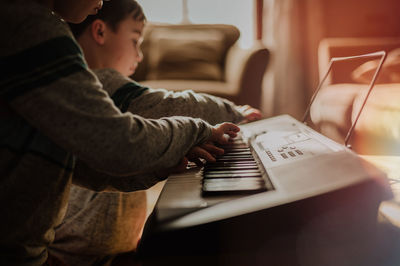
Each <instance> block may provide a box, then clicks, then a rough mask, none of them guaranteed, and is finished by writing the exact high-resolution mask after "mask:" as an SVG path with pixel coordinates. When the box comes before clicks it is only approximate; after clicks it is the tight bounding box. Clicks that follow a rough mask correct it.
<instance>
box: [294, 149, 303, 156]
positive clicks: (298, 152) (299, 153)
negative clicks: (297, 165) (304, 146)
mask: <svg viewBox="0 0 400 266" xmlns="http://www.w3.org/2000/svg"><path fill="white" fill-rule="evenodd" d="M295 152H297V154H298V155H303V154H304V153H303V152H302V151H300V150H295Z"/></svg>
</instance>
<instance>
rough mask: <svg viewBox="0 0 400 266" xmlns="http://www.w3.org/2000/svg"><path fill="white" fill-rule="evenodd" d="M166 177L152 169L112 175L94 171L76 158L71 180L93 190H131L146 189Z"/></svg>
mask: <svg viewBox="0 0 400 266" xmlns="http://www.w3.org/2000/svg"><path fill="white" fill-rule="evenodd" d="M167 177H168V176H167V175H160V174H159V173H156V172H154V171H147V172H138V173H136V174H132V175H130V176H123V177H121V176H113V175H109V174H106V173H103V172H99V171H96V170H95V169H93V168H91V167H89V166H88V165H87V164H86V163H85V162H83V161H81V160H78V162H77V163H76V167H75V171H74V176H73V180H72V181H73V183H74V184H75V185H78V186H80V187H84V188H87V189H90V190H94V191H121V192H132V191H138V190H145V189H148V188H150V187H152V186H154V185H155V184H157V183H158V182H160V181H162V180H164V179H166V178H167ZM93 180H96V182H93Z"/></svg>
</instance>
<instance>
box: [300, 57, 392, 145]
mask: <svg viewBox="0 0 400 266" xmlns="http://www.w3.org/2000/svg"><path fill="white" fill-rule="evenodd" d="M378 56H380V57H381V60H380V62H379V65H378V67H377V68H376V71H375V73H374V76H373V78H372V80H371V82H370V84H369V88H368V92H367V95H366V96H365V99H364V101H363V103H362V105H361V108H360V110H359V111H358V113H357V116H356V118H355V120H354V122H353V123H352V125H351V127H350V129H349V131H348V132H347V135H346V138H345V140H344V145H345V146H346V147H347V148H350V149H351V145H349V144H348V142H349V139H350V137H351V135H352V134H353V131H354V128H355V126H356V124H357V121H358V119H359V117H360V115H361V112H362V110H363V109H364V106H365V104H366V102H367V99H368V97H369V95H370V93H371V91H372V88H373V87H374V85H375V82H376V80H377V77H378V74H379V72H380V71H381V69H382V66H383V63H384V62H385V59H386V52H385V51H378V52H374V53H368V54H362V55H355V56H345V57H332V58H331V60H330V62H329V65H328V70H327V71H326V73H325V74H324V76H323V78H322V79H321V81H320V82H319V84H318V87H317V89H316V90H315V92H314V93H313V95H312V97H311V100H310V103H309V104H308V106H307V109H306V111H305V113H304V116H303V120H302V122H303V123H305V124H307V122H306V119H307V117H308V115H309V114H310V109H311V105H312V104H313V102H314V100H315V98H316V97H317V94H318V92H319V91H320V90H321V88H322V85H323V84H324V82H325V80H326V79H327V78H328V75H329V73H330V72H331V70H332V66H333V63H334V62H339V61H347V60H355V59H360V58H369V57H378Z"/></svg>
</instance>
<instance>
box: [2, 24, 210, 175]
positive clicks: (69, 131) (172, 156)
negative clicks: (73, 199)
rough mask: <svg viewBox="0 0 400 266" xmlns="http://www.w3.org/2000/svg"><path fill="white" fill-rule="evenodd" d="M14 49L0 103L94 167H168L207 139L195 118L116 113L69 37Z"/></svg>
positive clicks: (118, 170) (5, 61)
mask: <svg viewBox="0 0 400 266" xmlns="http://www.w3.org/2000/svg"><path fill="white" fill-rule="evenodd" d="M32 27H34V28H35V27H37V26H35V25H33V26H32ZM60 27H61V26H60ZM28 28H29V27H28ZM32 31H33V32H36V33H37V32H40V30H38V29H32ZM29 32H30V31H27V32H25V33H26V34H28V35H29V34H30V33H29ZM18 34H24V32H22V33H18ZM35 36H36V35H35ZM28 37H29V36H28ZM32 38H33V37H32ZM28 40H29V38H28ZM21 44H24V45H26V42H25V43H21ZM12 50H13V47H10V49H8V50H7V53H8V54H7V55H6V56H4V57H2V58H1V62H0V63H1V65H2V66H7V67H6V68H4V71H2V73H1V75H0V81H1V84H2V86H1V91H0V92H1V95H0V97H1V98H2V100H4V101H5V102H6V104H7V105H9V106H10V108H12V109H13V110H14V111H15V112H16V113H17V114H19V115H20V116H21V117H23V118H24V119H25V120H26V121H27V122H28V123H29V124H31V125H32V126H33V127H34V128H36V129H38V130H39V131H40V132H41V133H43V134H44V135H46V136H47V137H48V138H50V139H51V140H52V141H53V142H54V143H55V144H57V145H58V146H60V147H61V148H63V149H65V150H67V151H69V152H71V153H73V154H75V155H76V156H77V157H78V158H80V159H81V160H83V161H84V162H86V163H87V164H88V165H89V166H90V167H92V168H94V169H98V170H100V171H103V172H106V173H111V174H113V175H131V174H133V173H136V172H137V171H145V170H147V171H148V170H150V169H151V170H153V169H162V168H169V167H172V166H174V165H176V164H177V163H178V162H179V161H180V159H181V158H182V157H183V156H184V155H185V154H186V153H187V152H188V150H189V149H190V148H191V147H192V146H194V145H197V144H199V143H202V142H204V141H205V140H206V139H207V138H208V137H209V136H210V135H211V129H212V127H211V125H209V124H208V123H207V122H205V121H202V120H200V119H192V118H187V117H170V118H163V119H160V120H151V119H144V118H142V117H140V116H137V115H133V114H131V113H124V114H123V113H121V112H120V110H119V109H118V108H117V107H116V106H115V105H114V104H113V102H112V100H111V99H110V97H109V96H108V94H107V93H106V91H104V90H103V88H102V84H101V83H100V82H99V80H98V79H97V78H96V76H95V75H94V74H93V73H92V72H91V71H90V70H88V69H87V65H86V62H85V60H84V59H83V55H82V52H81V50H80V48H79V46H78V44H77V43H76V41H75V40H74V39H73V38H72V36H70V34H66V33H64V34H61V35H60V34H59V36H49V37H48V39H47V40H45V41H41V42H40V43H38V44H36V45H33V46H31V47H28V48H25V49H21V48H18V49H15V50H14V52H13V51H12ZM2 69H3V67H2Z"/></svg>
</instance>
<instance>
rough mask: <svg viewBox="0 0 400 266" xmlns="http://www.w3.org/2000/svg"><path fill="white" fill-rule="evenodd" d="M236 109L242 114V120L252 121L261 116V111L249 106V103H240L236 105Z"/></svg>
mask: <svg viewBox="0 0 400 266" xmlns="http://www.w3.org/2000/svg"><path fill="white" fill-rule="evenodd" d="M237 109H238V111H239V112H241V113H242V114H243V116H244V119H245V120H244V122H252V121H256V120H260V119H261V118H262V115H261V111H260V110H258V109H256V108H253V107H251V106H250V105H242V106H238V107H237Z"/></svg>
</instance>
